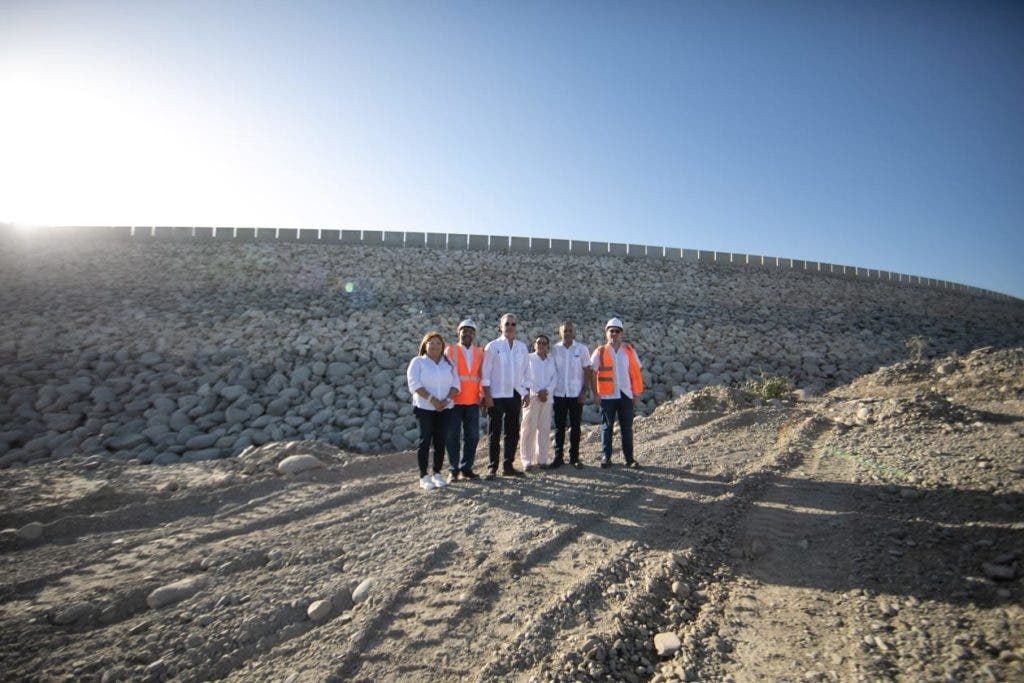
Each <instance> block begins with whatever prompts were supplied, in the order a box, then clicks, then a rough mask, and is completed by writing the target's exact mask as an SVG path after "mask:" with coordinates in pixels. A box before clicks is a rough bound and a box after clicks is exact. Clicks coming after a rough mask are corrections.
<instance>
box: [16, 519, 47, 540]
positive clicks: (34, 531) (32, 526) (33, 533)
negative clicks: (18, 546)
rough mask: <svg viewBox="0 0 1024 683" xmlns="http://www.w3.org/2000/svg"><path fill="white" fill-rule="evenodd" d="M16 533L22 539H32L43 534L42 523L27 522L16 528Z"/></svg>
mask: <svg viewBox="0 0 1024 683" xmlns="http://www.w3.org/2000/svg"><path fill="white" fill-rule="evenodd" d="M16 534H17V536H18V538H20V539H22V540H24V541H34V540H36V539H37V538H39V537H40V536H42V535H43V525H42V524H41V523H39V522H29V523H28V524H26V525H25V526H23V527H21V528H20V529H18V531H17V532H16Z"/></svg>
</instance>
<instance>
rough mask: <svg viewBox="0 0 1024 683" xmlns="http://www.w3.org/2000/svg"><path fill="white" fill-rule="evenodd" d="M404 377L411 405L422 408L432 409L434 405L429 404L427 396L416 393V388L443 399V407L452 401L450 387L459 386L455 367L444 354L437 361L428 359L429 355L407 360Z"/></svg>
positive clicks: (449, 404)
mask: <svg viewBox="0 0 1024 683" xmlns="http://www.w3.org/2000/svg"><path fill="white" fill-rule="evenodd" d="M405 379H406V382H407V383H408V385H409V393H410V394H412V405H413V406H414V407H416V408H422V409H423V410H434V406H432V405H431V404H430V399H429V398H423V397H422V396H420V395H419V394H417V393H416V390H417V389H421V388H422V389H426V390H427V392H428V393H429V394H430V396H431V397H433V398H437V399H440V400H442V401H444V402H445V408H451V407H452V402H451V400H449V398H448V394H449V393H451V390H452V388H455V389H460V388H461V386H460V385H459V376H458V374H457V372H456V370H455V367H454V366H453V365H452V364H451V363H449V362H448V359H447V358H445V357H444V356H441V360H440V361H439V362H437V363H435V362H434V361H432V360H430V357H429V356H426V355H423V356H416V357H415V358H413V359H412V360H411V361H409V369H408V370H406V372H405Z"/></svg>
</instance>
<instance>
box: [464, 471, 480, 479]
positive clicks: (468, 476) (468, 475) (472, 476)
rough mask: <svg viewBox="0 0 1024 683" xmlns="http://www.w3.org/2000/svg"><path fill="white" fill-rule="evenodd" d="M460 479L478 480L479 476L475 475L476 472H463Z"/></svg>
mask: <svg viewBox="0 0 1024 683" xmlns="http://www.w3.org/2000/svg"><path fill="white" fill-rule="evenodd" d="M462 478H463V479H479V478H480V475H479V474H477V473H476V472H474V471H473V470H469V471H468V472H463V473H462Z"/></svg>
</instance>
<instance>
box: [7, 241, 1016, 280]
mask: <svg viewBox="0 0 1024 683" xmlns="http://www.w3.org/2000/svg"><path fill="white" fill-rule="evenodd" d="M16 232H17V230H16V228H15V227H14V226H11V225H6V224H0V239H3V238H7V237H10V236H12V235H14V234H15V233H16ZM23 236H26V237H27V236H31V238H32V239H60V240H102V239H116V240H144V239H153V240H160V241H179V242H186V241H193V240H195V241H204V240H215V241H232V242H275V241H281V242H296V241H298V242H304V243H310V244H320V245H364V246H390V247H401V248H406V247H408V248H424V247H425V248H428V249H448V250H453V251H465V250H470V251H492V252H498V253H509V252H512V253H521V254H526V253H529V254H535V255H545V254H554V255H565V254H572V255H575V256H617V257H622V256H625V257H631V258H645V259H671V260H681V261H683V262H685V263H694V264H714V265H719V266H731V267H734V268H761V269H768V270H780V271H787V270H790V271H797V272H804V273H813V274H818V275H824V276H828V277H840V278H847V279H862V280H867V281H881V282H890V283H898V284H901V285H907V286H916V287H930V288H936V289H944V290H950V291H956V292H964V293H970V294H975V295H978V296H985V297H989V298H995V299H1015V297H1011V296H1008V295H1006V294H1002V293H1000V292H993V291H989V290H986V289H981V288H978V287H971V286H968V285H963V284H959V283H955V282H948V281H946V280H937V279H935V278H927V277H921V276H919V275H908V274H906V273H895V272H891V271H888V270H878V269H875V268H861V267H857V266H847V265H840V264H835V263H825V262H817V261H806V260H803V259H792V258H786V257H776V256H762V255H758V254H739V253H730V252H716V251H708V250H703V249H701V250H695V249H683V248H679V247H662V246H654V245H643V244H632V243H629V244H626V243H621V242H611V243H609V242H588V241H585V240H567V239H550V238H546V237H535V238H530V237H509V236H504V235H492V236H488V235H466V234H459V233H436V232H431V233H423V232H402V231H393V230H388V231H385V230H348V229H342V230H339V229H332V228H324V229H313V228H303V229H301V230H300V229H296V228H265V227H248V226H246V227H229V226H217V227H190V226H134V227H133V226H61V227H51V226H37V227H33V228H32V229H31V231H29V232H26V233H24V235H23Z"/></svg>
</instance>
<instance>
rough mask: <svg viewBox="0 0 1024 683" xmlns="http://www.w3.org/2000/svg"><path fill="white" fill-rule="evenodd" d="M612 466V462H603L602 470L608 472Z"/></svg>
mask: <svg viewBox="0 0 1024 683" xmlns="http://www.w3.org/2000/svg"><path fill="white" fill-rule="evenodd" d="M611 466H612V461H611V460H602V461H601V469H602V470H606V469H608V468H609V467H611Z"/></svg>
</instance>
